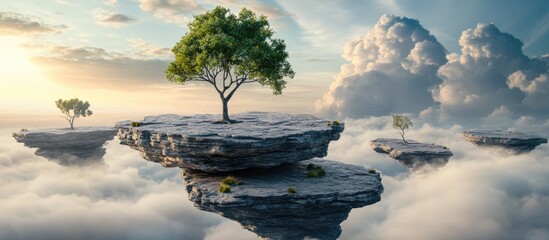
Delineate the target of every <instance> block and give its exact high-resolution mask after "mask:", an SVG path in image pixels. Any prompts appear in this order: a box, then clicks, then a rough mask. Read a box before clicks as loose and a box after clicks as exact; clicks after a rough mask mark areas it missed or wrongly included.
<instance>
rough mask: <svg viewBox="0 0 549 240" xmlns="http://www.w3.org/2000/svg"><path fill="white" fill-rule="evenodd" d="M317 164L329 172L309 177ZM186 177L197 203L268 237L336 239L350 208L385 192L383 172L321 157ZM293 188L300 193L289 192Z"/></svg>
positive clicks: (187, 172) (377, 198) (189, 173)
mask: <svg viewBox="0 0 549 240" xmlns="http://www.w3.org/2000/svg"><path fill="white" fill-rule="evenodd" d="M312 166H315V167H321V168H322V169H324V170H325V172H326V174H325V175H324V176H322V177H308V176H307V173H308V168H309V169H311V167H312ZM229 175H230V176H233V177H234V179H236V180H235V183H234V184H233V185H231V186H230V192H228V193H220V192H219V191H218V188H219V185H220V183H221V181H222V180H223V179H224V178H225V177H227V176H229ZM182 176H183V179H184V182H185V185H186V189H187V192H188V194H189V199H190V200H191V201H192V202H194V204H195V206H196V207H198V208H199V209H201V210H204V211H209V212H214V213H218V214H220V215H222V216H224V217H226V218H229V219H232V220H235V221H237V222H239V223H240V224H241V225H242V226H243V227H244V228H245V229H248V230H250V231H252V232H254V233H256V234H257V235H259V236H260V237H262V238H266V239H300V240H301V239H303V238H305V237H312V238H317V239H336V238H337V237H339V235H340V234H341V227H340V224H341V222H343V221H344V220H345V219H346V218H347V216H348V215H349V212H350V211H351V209H353V208H359V207H363V206H366V205H370V204H374V203H376V202H378V201H380V199H381V193H382V192H383V185H382V184H381V177H380V174H379V173H378V172H376V171H374V170H368V169H366V168H364V167H362V166H356V165H350V164H344V163H340V162H335V161H329V160H321V159H311V160H307V161H302V162H299V163H295V164H284V165H281V166H279V167H276V168H271V169H254V170H251V169H248V170H243V171H237V172H231V173H216V174H212V173H206V172H202V171H198V170H192V169H183V170H182ZM238 182H240V183H241V185H240V184H238ZM290 187H294V188H295V193H289V191H288V188H290Z"/></svg>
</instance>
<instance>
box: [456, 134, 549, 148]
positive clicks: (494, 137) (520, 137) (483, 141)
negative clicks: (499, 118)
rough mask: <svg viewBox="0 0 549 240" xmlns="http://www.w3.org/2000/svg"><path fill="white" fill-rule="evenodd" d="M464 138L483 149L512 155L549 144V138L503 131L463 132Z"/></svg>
mask: <svg viewBox="0 0 549 240" xmlns="http://www.w3.org/2000/svg"><path fill="white" fill-rule="evenodd" d="M461 135H462V137H463V138H464V139H465V140H467V141H469V142H471V143H473V144H475V145H477V146H479V147H482V148H490V149H496V150H498V149H499V150H504V151H505V152H508V153H511V154H524V153H529V152H530V151H532V150H534V149H535V148H536V147H537V146H539V145H541V144H544V143H547V138H544V137H540V136H535V135H530V134H524V133H520V132H517V131H503V130H468V131H463V132H461Z"/></svg>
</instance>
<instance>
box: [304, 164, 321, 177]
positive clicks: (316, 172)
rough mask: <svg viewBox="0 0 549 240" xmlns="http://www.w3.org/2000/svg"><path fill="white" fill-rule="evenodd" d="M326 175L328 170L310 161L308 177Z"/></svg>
mask: <svg viewBox="0 0 549 240" xmlns="http://www.w3.org/2000/svg"><path fill="white" fill-rule="evenodd" d="M324 175H326V171H325V170H324V169H323V168H322V167H321V166H317V165H314V164H311V163H309V164H308V165H307V177H308V178H318V177H322V176H324Z"/></svg>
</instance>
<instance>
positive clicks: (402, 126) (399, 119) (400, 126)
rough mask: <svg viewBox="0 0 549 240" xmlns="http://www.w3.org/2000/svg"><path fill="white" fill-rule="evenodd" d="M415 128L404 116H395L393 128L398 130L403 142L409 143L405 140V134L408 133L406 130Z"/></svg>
mask: <svg viewBox="0 0 549 240" xmlns="http://www.w3.org/2000/svg"><path fill="white" fill-rule="evenodd" d="M411 126H413V124H412V121H410V118H408V117H407V116H404V115H398V114H395V115H393V128H394V129H396V130H398V132H397V133H398V134H400V136H401V137H402V141H404V142H405V143H408V142H407V141H406V139H404V134H405V133H406V130H407V129H408V128H410V127H411Z"/></svg>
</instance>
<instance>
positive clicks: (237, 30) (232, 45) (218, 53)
mask: <svg viewBox="0 0 549 240" xmlns="http://www.w3.org/2000/svg"><path fill="white" fill-rule="evenodd" d="M188 27H189V31H188V32H187V33H186V34H185V35H184V36H183V37H182V38H181V40H180V41H179V42H178V43H176V44H175V46H174V47H173V49H172V52H173V53H174V54H175V60H174V61H173V62H171V63H170V65H169V66H168V68H167V69H166V77H167V78H168V80H169V81H171V82H175V83H180V84H184V83H185V82H188V81H198V82H207V83H209V84H211V85H212V86H213V87H214V88H215V90H216V91H217V93H218V94H219V97H220V98H221V103H222V110H223V119H222V121H223V122H226V123H230V122H231V120H230V118H229V110H228V102H229V100H231V98H232V97H233V95H234V93H235V92H236V90H238V88H239V87H240V86H241V85H242V84H244V83H253V82H258V83H259V84H261V85H262V86H265V85H268V86H269V87H271V88H272V90H273V94H275V95H278V94H281V93H282V89H283V88H284V87H285V85H286V81H284V80H283V78H284V77H290V78H293V77H294V75H295V73H294V71H293V70H292V67H291V65H290V63H289V62H288V60H287V59H288V53H287V52H286V44H285V43H284V40H280V39H275V38H272V37H273V34H274V31H273V30H272V29H271V28H270V25H269V22H268V21H267V18H266V17H265V16H263V15H261V16H259V17H258V16H256V14H255V13H254V12H252V11H250V10H247V9H245V8H243V9H242V10H241V11H240V13H239V14H238V16H236V15H234V14H232V13H231V12H230V10H229V9H226V8H223V7H220V6H218V7H216V8H215V9H214V10H211V11H207V12H206V13H204V14H201V15H198V16H195V17H194V20H193V21H192V22H190V23H189V24H188Z"/></svg>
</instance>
